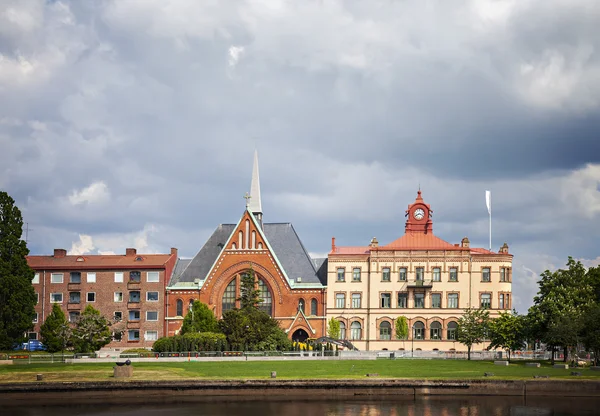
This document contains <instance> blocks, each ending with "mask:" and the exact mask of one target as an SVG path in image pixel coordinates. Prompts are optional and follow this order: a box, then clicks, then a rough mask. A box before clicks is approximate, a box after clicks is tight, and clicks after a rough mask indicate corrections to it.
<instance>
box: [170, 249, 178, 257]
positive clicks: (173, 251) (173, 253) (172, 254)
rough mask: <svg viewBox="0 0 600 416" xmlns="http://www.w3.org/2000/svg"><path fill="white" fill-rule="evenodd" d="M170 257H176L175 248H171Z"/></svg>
mask: <svg viewBox="0 0 600 416" xmlns="http://www.w3.org/2000/svg"><path fill="white" fill-rule="evenodd" d="M171 256H175V257H177V249H176V248H175V247H171Z"/></svg>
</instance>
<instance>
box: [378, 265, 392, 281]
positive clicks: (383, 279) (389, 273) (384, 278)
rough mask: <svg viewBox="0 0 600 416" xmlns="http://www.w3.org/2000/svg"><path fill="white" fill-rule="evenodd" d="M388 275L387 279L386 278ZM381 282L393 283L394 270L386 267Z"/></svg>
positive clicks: (382, 271)
mask: <svg viewBox="0 0 600 416" xmlns="http://www.w3.org/2000/svg"><path fill="white" fill-rule="evenodd" d="M386 275H387V277H386ZM381 281H382V282H391V281H392V269H391V268H389V267H384V268H382V269H381Z"/></svg>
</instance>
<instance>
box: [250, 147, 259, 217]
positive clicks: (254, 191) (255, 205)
mask: <svg viewBox="0 0 600 416" xmlns="http://www.w3.org/2000/svg"><path fill="white" fill-rule="evenodd" d="M250 196H251V197H252V199H251V200H250V203H249V204H248V211H250V212H251V213H253V214H254V215H256V217H257V219H258V220H259V221H261V220H262V203H261V200H260V178H259V175H258V151H257V150H254V165H253V166H252V183H251V184H250Z"/></svg>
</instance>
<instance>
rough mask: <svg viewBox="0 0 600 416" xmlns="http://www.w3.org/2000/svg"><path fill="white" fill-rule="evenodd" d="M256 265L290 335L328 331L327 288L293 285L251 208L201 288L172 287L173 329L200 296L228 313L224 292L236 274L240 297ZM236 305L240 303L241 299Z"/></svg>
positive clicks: (169, 319)
mask: <svg viewBox="0 0 600 416" xmlns="http://www.w3.org/2000/svg"><path fill="white" fill-rule="evenodd" d="M246 234H248V237H246ZM250 268H252V269H253V270H254V272H255V274H256V276H257V277H258V279H260V280H262V281H263V282H264V284H265V285H266V287H267V288H268V290H269V292H270V293H271V297H272V308H271V312H272V316H273V317H274V318H276V319H277V320H278V321H279V323H280V326H281V328H282V329H284V330H285V331H286V332H287V333H288V336H289V337H290V338H292V337H293V336H294V334H295V333H296V331H298V330H304V331H305V332H306V334H308V337H310V338H316V337H320V336H323V335H325V334H326V332H327V328H326V320H325V316H326V306H325V299H326V296H325V292H326V289H325V288H324V287H318V288H301V287H292V286H291V285H290V283H289V281H288V279H287V278H286V277H285V276H284V271H283V270H282V269H281V267H280V266H279V264H278V262H277V260H276V255H275V254H274V253H273V252H272V251H271V249H270V247H269V245H268V243H267V242H266V241H265V240H264V237H263V235H262V234H261V232H260V231H259V230H258V228H257V223H256V222H255V221H253V219H252V218H251V214H250V213H249V212H248V211H246V212H245V213H244V216H243V217H242V220H241V221H240V223H239V225H238V228H237V229H235V230H234V232H233V233H232V236H231V238H230V239H229V241H228V243H227V245H226V247H225V248H224V250H223V252H222V253H221V255H220V256H219V257H218V258H217V260H216V262H215V264H214V266H213V268H212V270H211V271H210V272H209V274H208V276H207V277H206V281H204V282H203V284H202V285H201V287H200V288H199V289H198V288H186V289H178V288H176V287H171V288H168V289H167V295H166V302H167V322H168V324H167V326H168V334H169V335H173V334H175V333H176V332H177V331H178V330H179V329H180V327H181V322H182V319H183V316H185V315H186V314H187V312H188V306H189V303H190V301H192V300H195V299H200V301H201V302H203V303H206V304H208V305H209V307H210V308H211V309H212V310H213V312H214V313H215V316H217V317H218V318H220V317H221V316H222V314H223V295H224V294H225V290H226V288H227V287H228V285H230V284H231V283H232V281H234V280H235V281H236V282H237V284H236V285H235V286H236V291H235V298H238V297H239V288H240V283H239V279H240V276H241V274H242V273H243V272H246V271H248V270H249V269H250ZM178 301H180V302H181V303H180V309H182V310H180V311H179V312H183V316H178V314H177V312H178V311H177V303H178ZM301 302H304V313H301V312H299V304H300V303H301ZM236 306H239V303H238V302H236ZM298 334H299V333H298ZM298 334H297V335H298Z"/></svg>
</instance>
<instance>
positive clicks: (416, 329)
mask: <svg viewBox="0 0 600 416" xmlns="http://www.w3.org/2000/svg"><path fill="white" fill-rule="evenodd" d="M413 339H425V324H424V323H423V322H421V321H417V322H415V323H414V325H413Z"/></svg>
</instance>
